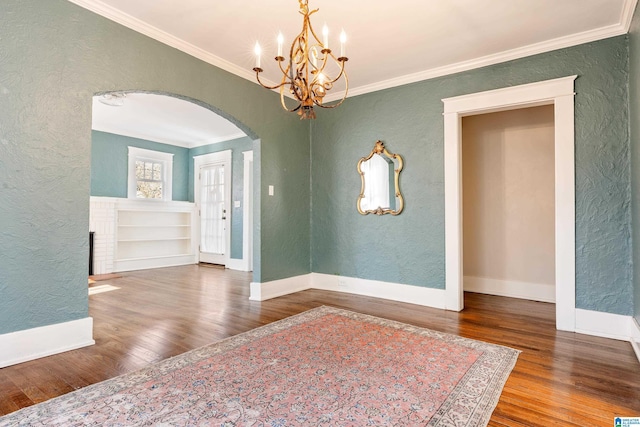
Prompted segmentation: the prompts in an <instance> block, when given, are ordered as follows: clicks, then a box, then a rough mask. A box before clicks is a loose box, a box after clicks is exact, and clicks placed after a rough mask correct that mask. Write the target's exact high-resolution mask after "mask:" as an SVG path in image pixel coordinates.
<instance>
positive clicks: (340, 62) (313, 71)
mask: <svg viewBox="0 0 640 427" xmlns="http://www.w3.org/2000/svg"><path fill="white" fill-rule="evenodd" d="M298 3H300V14H301V15H303V16H304V18H303V21H302V31H301V32H300V34H298V36H297V37H296V38H295V39H294V40H293V43H292V44H291V49H290V50H289V59H288V61H287V62H285V58H284V56H282V44H283V37H282V34H279V35H278V56H276V57H275V60H276V61H277V62H278V66H279V68H280V71H281V72H282V80H281V81H280V84H277V85H275V86H268V85H265V84H264V83H262V81H261V80H260V73H261V72H262V71H263V70H262V68H260V56H261V53H262V50H261V49H260V45H259V44H258V43H257V42H256V46H255V54H256V66H255V67H254V68H253V71H255V72H256V80H258V83H260V85H261V86H262V87H265V88H267V89H280V103H281V104H282V108H284V109H285V110H287V111H289V112H294V111H297V112H298V115H299V116H300V119H301V120H302V119H315V118H316V113H315V112H314V111H313V107H314V105H317V106H318V107H322V108H335V107H337V106H339V105H340V104H342V103H343V102H344V100H345V98H346V97H347V91H348V90H349V79H348V78H347V73H346V72H345V71H344V65H345V63H346V62H347V61H348V60H349V59H348V58H347V57H346V56H345V43H346V39H347V36H346V35H345V33H344V31H342V33H341V34H340V56H339V57H337V58H336V56H335V55H334V54H333V53H332V51H331V49H329V30H328V28H327V26H326V25H325V26H324V27H323V29H322V36H323V40H322V42H321V41H320V39H319V38H318V36H317V35H316V33H315V31H314V30H313V27H312V26H311V21H310V19H309V18H310V17H311V15H313V14H314V13H316V12H317V11H318V10H319V9H315V10H312V11H309V5H308V3H309V1H308V0H298ZM283 63H284V64H283ZM285 65H286V66H285ZM328 65H329V67H327V66H328ZM329 68H335V70H334V72H335V73H336V74H337V75H336V77H335V78H331V77H329V76H328V75H327V72H328V71H329ZM325 69H327V72H325ZM341 77H344V84H345V90H344V94H343V96H342V99H341V100H340V101H339V102H337V103H334V104H331V105H325V104H324V103H323V99H324V97H325V96H326V95H327V92H328V91H330V90H331V89H332V88H333V84H334V83H336V82H337V81H338V80H340V78H341ZM285 88H287V89H288V90H289V93H290V94H291V95H292V97H293V99H294V100H295V102H296V105H295V106H293V108H289V107H288V106H287V103H286V102H285Z"/></svg>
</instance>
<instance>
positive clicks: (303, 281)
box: [249, 273, 640, 362]
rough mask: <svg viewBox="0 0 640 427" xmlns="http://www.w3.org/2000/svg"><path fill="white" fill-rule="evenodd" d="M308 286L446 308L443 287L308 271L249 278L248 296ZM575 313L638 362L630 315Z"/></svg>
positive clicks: (638, 332)
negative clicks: (622, 343)
mask: <svg viewBox="0 0 640 427" xmlns="http://www.w3.org/2000/svg"><path fill="white" fill-rule="evenodd" d="M308 289H319V290H324V291H334V292H343V293H349V294H356V295H363V296H370V297H374V298H381V299H387V300H391V301H398V302H405V303H409V304H416V305H421V306H424V307H431V308H438V309H446V302H447V295H446V291H445V290H444V289H434V288H425V287H421V286H413V285H403V284H400V283H391V282H382V281H379V280H368V279H360V278H357V277H347V276H339V275H336V274H324V273H309V274H303V275H300V276H294V277H287V278H285V279H279V280H273V281H271V282H264V283H257V282H251V292H250V297H249V299H250V300H252V301H266V300H268V299H272V298H277V297H281V296H284V295H288V294H293V293H296V292H301V291H306V290H308ZM575 316H576V317H575V332H576V333H580V334H585V335H591V336H597V337H603V338H611V339H615V340H620V341H629V342H630V343H631V345H632V346H633V348H634V350H635V352H636V356H638V361H639V362H640V326H638V323H637V322H636V321H635V319H634V318H633V317H632V316H623V315H620V314H612V313H604V312H600V311H592V310H583V309H576V310H575Z"/></svg>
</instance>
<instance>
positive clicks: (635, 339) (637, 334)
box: [629, 318, 640, 362]
mask: <svg viewBox="0 0 640 427" xmlns="http://www.w3.org/2000/svg"><path fill="white" fill-rule="evenodd" d="M629 341H631V347H633V351H635V353H636V357H637V358H638V362H640V325H638V322H637V321H636V319H634V318H631V337H630V340H629Z"/></svg>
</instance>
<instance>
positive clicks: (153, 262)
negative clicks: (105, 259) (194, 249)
mask: <svg viewBox="0 0 640 427" xmlns="http://www.w3.org/2000/svg"><path fill="white" fill-rule="evenodd" d="M191 264H197V262H196V255H175V256H162V257H156V258H144V259H131V260H127V259H124V260H115V262H114V269H113V270H114V271H115V272H118V273H119V272H122V271H135V270H149V269H152V268H164V267H176V266H180V265H191Z"/></svg>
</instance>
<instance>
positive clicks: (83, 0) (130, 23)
mask: <svg viewBox="0 0 640 427" xmlns="http://www.w3.org/2000/svg"><path fill="white" fill-rule="evenodd" d="M69 1H70V2H71V3H74V4H76V5H78V6H80V7H83V8H85V9H87V10H90V11H92V12H94V13H96V14H98V15H100V16H102V17H104V18H107V19H109V20H111V21H114V22H117V23H118V24H121V25H123V26H125V27H127V28H130V29H132V30H134V31H137V32H139V33H141V34H144V35H145V36H148V37H151V38H152V39H154V40H157V41H159V42H161V43H164V44H166V45H168V46H171V47H173V48H176V49H178V50H181V51H182V52H184V53H187V54H189V55H191V56H193V57H195V58H198V59H200V60H202V61H205V62H207V63H209V64H211V65H214V66H216V67H218V68H221V69H223V70H225V71H228V72H230V73H232V74H235V75H236V76H238V77H242V78H244V79H246V80H249V81H250V82H252V83H255V84H257V82H256V81H255V74H254V73H253V72H252V71H251V70H248V69H244V68H242V67H239V66H237V65H235V64H233V63H231V62H229V61H227V60H225V59H223V58H220V57H219V56H216V55H213V54H211V53H209V52H207V51H205V50H204V49H201V48H199V47H197V46H195V45H193V44H191V43H188V42H186V41H184V40H182V39H180V38H178V37H175V36H173V35H171V34H169V33H167V32H165V31H162V30H160V29H158V28H156V27H154V26H152V25H149V24H147V23H146V22H144V21H141V20H139V19H137V18H134V17H133V16H131V15H128V14H126V13H123V12H121V11H119V10H118V9H116V8H114V7H112V6H109V5H107V4H105V3H103V2H101V1H99V0H69ZM637 2H638V0H625V2H624V5H623V8H622V14H621V16H620V20H619V22H618V24H615V25H610V26H607V27H604V28H599V29H597V30H591V31H585V32H582V33H579V34H573V35H570V36H566V37H558V38H555V39H552V40H547V41H544V42H541V43H535V44H532V45H529V46H524V47H521V48H517V49H511V50H508V51H504V52H499V53H496V54H493V55H487V56H483V57H480V58H475V59H472V60H469V61H463V62H458V63H456V64H451V65H446V66H444V67H437V68H432V69H428V70H424V71H420V72H417V73H412V74H407V75H405V76H401V77H398V78H393V79H388V80H384V81H382V82H377V83H372V84H369V85H363V86H359V87H352V88H350V89H349V97H353V96H357V95H364V94H366V93H370V92H376V91H379V90H383V89H389V88H392V87H397V86H403V85H406V84H410V83H415V82H419V81H423V80H428V79H433V78H435V77H441V76H446V75H449V74H455V73H459V72H462V71H469V70H473V69H476V68H481V67H486V66H488V65H494V64H499V63H502V62H507V61H512V60H515V59H520V58H524V57H527V56H531V55H537V54H540V53H545V52H550V51H553V50H557V49H563V48H567V47H572V46H577V45H580V44H583V43H589V42H593V41H597V40H602V39H606V38H609V37H615V36H619V35H623V34H626V33H628V32H629V27H630V26H631V19H632V18H633V12H634V11H635V8H636V4H637ZM263 81H264V82H265V84H267V85H269V86H275V84H276V83H275V82H272V81H267V80H263ZM343 95H344V91H342V93H332V94H331V95H329V96H327V97H325V101H326V102H331V101H336V100H338V99H341V98H342V96H343ZM287 96H289V95H288V94H287Z"/></svg>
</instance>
